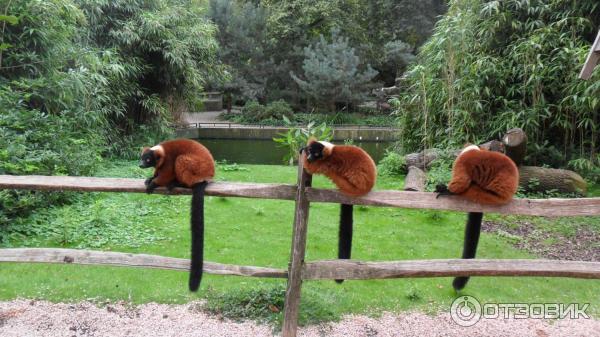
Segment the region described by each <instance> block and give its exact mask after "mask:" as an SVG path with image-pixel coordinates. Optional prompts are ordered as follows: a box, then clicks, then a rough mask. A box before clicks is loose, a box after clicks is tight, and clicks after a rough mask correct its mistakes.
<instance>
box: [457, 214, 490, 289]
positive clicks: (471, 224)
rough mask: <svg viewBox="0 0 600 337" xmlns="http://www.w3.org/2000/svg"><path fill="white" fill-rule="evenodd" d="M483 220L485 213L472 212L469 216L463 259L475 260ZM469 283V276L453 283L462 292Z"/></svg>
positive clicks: (458, 278)
mask: <svg viewBox="0 0 600 337" xmlns="http://www.w3.org/2000/svg"><path fill="white" fill-rule="evenodd" d="M481 220H483V213H479V212H470V213H469V214H468V216H467V225H466V227H465V243H464V246H463V254H462V258H463V259H473V258H475V253H476V252H477V244H478V243H479V234H480V233H481ZM467 282H469V277H468V276H462V277H457V278H455V279H454V281H453V282H452V286H453V287H454V289H455V290H461V289H462V288H464V287H465V286H466V285H467Z"/></svg>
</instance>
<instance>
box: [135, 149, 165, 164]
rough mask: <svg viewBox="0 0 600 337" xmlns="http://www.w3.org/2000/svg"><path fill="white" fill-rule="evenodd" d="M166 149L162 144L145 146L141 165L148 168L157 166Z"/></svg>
mask: <svg viewBox="0 0 600 337" xmlns="http://www.w3.org/2000/svg"><path fill="white" fill-rule="evenodd" d="M163 153H164V150H163V147H162V146H160V145H156V146H153V147H144V148H143V149H142V157H141V158H140V167H141V168H148V167H155V166H156V165H157V164H158V162H159V160H160V158H161V157H162V156H163Z"/></svg>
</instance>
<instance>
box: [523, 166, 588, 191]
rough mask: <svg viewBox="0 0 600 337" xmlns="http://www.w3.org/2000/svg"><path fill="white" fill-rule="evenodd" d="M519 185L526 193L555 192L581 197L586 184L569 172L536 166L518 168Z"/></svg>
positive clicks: (578, 176)
mask: <svg viewBox="0 0 600 337" xmlns="http://www.w3.org/2000/svg"><path fill="white" fill-rule="evenodd" d="M519 185H520V186H521V187H522V188H523V189H524V190H525V191H526V192H544V191H550V190H556V191H557V192H560V193H576V194H579V195H582V196H585V195H586V193H587V183H586V182H585V180H584V179H583V178H582V177H581V176H580V175H579V174H577V173H575V172H573V171H570V170H561V169H552V168H545V167H537V166H520V167H519Z"/></svg>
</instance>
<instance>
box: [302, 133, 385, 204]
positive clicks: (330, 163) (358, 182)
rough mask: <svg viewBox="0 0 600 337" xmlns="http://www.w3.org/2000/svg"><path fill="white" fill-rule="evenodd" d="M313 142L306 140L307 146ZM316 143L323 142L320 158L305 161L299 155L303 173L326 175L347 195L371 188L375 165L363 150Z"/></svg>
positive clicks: (363, 191)
mask: <svg viewBox="0 0 600 337" xmlns="http://www.w3.org/2000/svg"><path fill="white" fill-rule="evenodd" d="M315 142H317V141H316V140H310V141H309V142H308V146H307V148H308V147H310V146H311V144H313V143H315ZM320 143H321V144H323V145H325V147H324V149H323V158H322V159H320V160H315V161H313V162H309V161H308V160H307V156H303V161H304V169H306V171H307V172H309V173H311V174H315V173H317V174H323V175H325V176H327V177H328V178H329V179H331V180H332V181H333V183H334V184H335V185H336V186H337V187H338V188H339V189H340V191H341V192H342V193H344V194H346V195H349V196H362V195H365V194H367V193H369V191H371V189H372V188H373V186H374V185H375V180H376V178H377V167H376V166H375V162H374V161H373V159H372V158H371V157H370V156H369V155H368V154H367V153H366V152H365V151H364V150H363V149H361V148H360V147H357V146H352V145H333V144H331V143H327V142H320Z"/></svg>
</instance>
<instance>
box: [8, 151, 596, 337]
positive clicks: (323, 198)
mask: <svg viewBox="0 0 600 337" xmlns="http://www.w3.org/2000/svg"><path fill="white" fill-rule="evenodd" d="M300 162H302V161H300ZM0 189H29V190H46V191H63V190H70V191H87V192H92V191H94V192H133V193H144V192H145V190H146V187H145V186H144V183H143V179H122V178H91V177H64V176H63V177H60V176H56V177H48V176H8V175H0ZM156 193H161V194H169V192H167V190H166V189H164V188H159V189H157V190H156ZM171 194H174V195H177V194H191V190H189V189H185V188H176V189H174V190H173V191H172V193H171ZM206 194H207V195H213V196H226V197H243V198H261V199H283V200H295V202H296V207H295V216H294V223H293V226H294V228H293V237H292V246H291V252H290V264H289V268H288V269H287V270H284V269H276V268H265V267H255V266H237V265H227V264H220V263H214V262H205V263H204V271H205V272H206V273H209V274H218V275H235V276H251V277H273V278H288V286H287V291H286V298H285V308H284V322H283V330H282V332H283V336H284V337H292V336H296V330H297V327H298V312H299V305H300V294H301V289H302V282H303V280H314V279H347V280H350V279H354V280H365V279H387V278H401V277H449V276H552V277H574V278H594V279H600V262H583V261H554V260H494V259H488V260H485V259H472V260H463V259H447V260H417V261H387V262H368V261H355V260H327V261H313V262H306V261H305V260H304V259H305V252H306V236H307V232H308V218H309V208H310V203H311V202H330V203H344V204H353V205H368V206H383V207H401V208H422V209H442V210H454V211H464V212H485V213H504V214H525V215H540V216H580V215H596V216H598V215H600V198H581V199H516V200H513V201H512V202H511V203H510V204H508V205H504V206H483V205H478V204H473V203H470V202H468V201H466V200H464V199H461V198H459V197H445V198H440V199H436V195H435V194H434V193H426V192H405V191H373V192H371V193H369V194H367V195H365V196H363V197H360V198H351V197H347V196H344V195H342V194H340V193H339V192H338V191H336V190H329V189H316V188H312V187H311V176H310V175H308V174H306V173H305V171H304V169H303V167H302V165H300V166H299V167H298V181H297V184H296V185H287V184H254V183H233V182H216V183H211V184H209V185H208V187H207V189H206ZM1 262H29V263H67V264H85V265H109V266H125V267H141V268H159V269H169V270H178V271H188V270H189V260H187V259H179V258H172V257H164V256H156V255H146V254H128V253H118V252H98V251H87V250H75V249H51V248H16V249H13V248H10V249H0V263H1Z"/></svg>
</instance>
